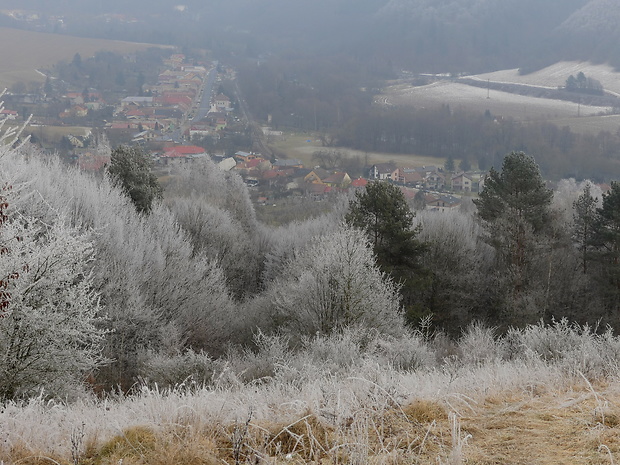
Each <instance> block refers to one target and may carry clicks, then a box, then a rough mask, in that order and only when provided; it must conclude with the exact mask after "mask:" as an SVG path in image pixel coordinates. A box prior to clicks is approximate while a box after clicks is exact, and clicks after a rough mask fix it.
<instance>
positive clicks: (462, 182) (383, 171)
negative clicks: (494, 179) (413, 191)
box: [369, 163, 484, 192]
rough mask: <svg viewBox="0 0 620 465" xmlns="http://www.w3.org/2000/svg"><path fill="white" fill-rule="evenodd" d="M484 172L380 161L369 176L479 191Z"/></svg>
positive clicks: (423, 186) (421, 185)
mask: <svg viewBox="0 0 620 465" xmlns="http://www.w3.org/2000/svg"><path fill="white" fill-rule="evenodd" d="M483 176H484V174H483V173H481V172H463V171H460V172H457V173H447V172H445V171H444V170H443V169H441V168H439V167H437V166H414V167H410V168H402V167H398V166H396V164H394V163H380V164H377V165H373V166H372V167H371V168H370V172H369V178H370V179H377V180H388V181H392V182H394V183H397V184H402V185H404V186H408V187H416V188H418V189H427V190H444V189H450V190H452V191H457V192H479V191H480V189H481V187H482V182H483Z"/></svg>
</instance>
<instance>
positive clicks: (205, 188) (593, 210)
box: [0, 145, 620, 399]
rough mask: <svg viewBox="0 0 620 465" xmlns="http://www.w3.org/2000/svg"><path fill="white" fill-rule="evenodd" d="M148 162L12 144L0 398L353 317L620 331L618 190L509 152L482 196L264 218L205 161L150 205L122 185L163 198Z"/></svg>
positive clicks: (58, 392)
mask: <svg viewBox="0 0 620 465" xmlns="http://www.w3.org/2000/svg"><path fill="white" fill-rule="evenodd" d="M101 150H104V148H102V149H101ZM129 152H132V150H129V149H128V148H123V147H121V148H118V149H115V159H116V158H117V157H119V156H121V157H122V158H124V157H128V156H129V155H132V154H131V153H129ZM133 155H135V154H133ZM133 155H132V156H133ZM117 166H118V167H122V170H121V171H120V172H115V169H116V167H117ZM145 166H146V165H145V164H143V163H130V164H127V165H125V164H122V163H121V164H118V165H117V162H116V161H115V162H114V163H112V164H111V165H110V166H109V168H108V171H107V172H106V174H105V176H103V177H95V176H91V175H89V174H86V173H83V172H80V171H77V170H76V169H74V168H72V167H67V166H65V165H63V164H62V163H61V162H59V161H58V160H57V159H55V158H54V157H50V156H48V155H45V154H43V153H41V152H39V151H38V150H37V149H36V148H34V146H29V145H26V146H23V147H21V148H11V147H10V146H8V145H7V146H4V147H3V148H2V153H1V154H0V176H1V179H0V182H2V185H4V186H6V189H5V190H4V191H2V199H3V201H2V202H0V203H1V205H2V207H1V210H0V211H1V212H2V221H1V222H0V240H1V241H2V242H1V244H0V246H1V247H0V271H1V276H0V311H1V312H2V318H0V348H1V349H2V351H1V353H2V356H1V358H0V370H2V377H0V378H1V380H2V382H0V395H1V396H2V397H3V398H4V399H8V398H16V397H24V396H29V395H31V394H33V393H34V392H36V391H37V390H40V389H43V390H44V392H45V393H46V395H49V396H66V395H69V393H71V394H72V395H74V394H75V393H76V392H79V390H78V389H77V388H76V386H80V385H83V383H84V381H85V380H86V379H87V378H88V379H89V380H90V383H91V384H94V385H95V386H96V387H97V389H104V390H105V389H110V390H112V389H118V388H120V389H122V390H129V389H131V387H132V386H133V385H134V383H136V382H137V381H138V380H142V381H143V382H148V380H149V378H150V376H155V375H156V376H157V379H158V380H159V382H161V380H167V381H166V382H170V383H175V382H181V381H183V380H182V379H178V377H179V376H181V373H182V374H183V376H184V377H187V376H194V374H195V376H196V377H198V378H200V379H202V380H203V381H204V380H205V379H206V378H205V376H206V374H205V373H206V372H205V370H207V368H206V366H207V365H204V363H206V361H208V360H211V361H212V360H213V359H215V358H223V359H224V360H225V358H226V357H227V353H230V351H231V350H244V351H247V353H251V351H252V350H254V349H255V348H256V347H257V346H256V344H257V341H259V340H262V339H260V338H261V337H262V338H264V337H267V338H268V337H271V336H275V335H280V336H284V337H285V339H283V340H286V341H288V342H287V343H288V344H290V347H291V349H293V350H294V348H295V347H301V346H303V345H304V344H307V343H308V341H311V340H312V339H313V338H317V337H328V336H329V335H333V334H339V333H341V332H343V331H348V330H349V329H355V328H357V329H359V330H361V331H366V332H367V331H372V332H374V333H375V334H377V335H378V337H396V338H398V337H401V336H402V335H405V334H407V332H409V331H411V330H412V328H415V327H416V325H417V324H418V323H419V322H420V319H421V318H429V317H430V318H431V321H432V324H433V328H434V330H435V331H443V332H445V333H446V334H454V335H456V334H459V333H460V332H461V330H462V328H463V327H464V326H465V325H467V324H468V323H470V322H472V321H482V322H484V323H486V324H489V325H493V326H496V327H497V328H498V331H500V332H503V331H507V330H508V329H509V327H522V326H524V325H527V324H529V323H536V322H538V321H540V320H541V319H542V320H543V321H545V322H552V321H553V320H554V319H555V320H559V319H561V318H568V319H569V320H571V321H576V322H578V323H581V324H583V323H588V322H589V323H591V324H599V325H602V326H604V325H607V324H610V325H612V326H615V327H620V326H619V324H620V321H619V320H620V319H619V318H618V315H619V313H618V306H619V305H620V293H619V292H618V281H619V279H620V278H619V276H620V270H619V268H618V255H619V252H618V251H619V250H620V239H619V238H618V237H619V235H618V230H619V229H620V227H619V226H618V224H620V220H618V218H620V201H619V200H618V199H620V184H617V183H613V184H612V186H611V190H610V191H609V192H607V193H605V194H603V195H601V192H600V189H599V188H598V187H596V186H595V185H593V184H591V183H577V182H575V181H574V180H564V181H562V182H560V183H559V184H558V186H557V187H556V189H555V190H554V191H553V192H552V191H551V190H549V189H548V188H547V187H546V185H545V183H544V181H543V179H542V176H541V174H540V170H539V167H538V165H537V164H536V162H535V161H534V159H533V158H532V157H531V156H529V155H526V154H524V153H522V152H511V153H509V154H508V155H506V157H505V158H504V160H503V163H502V165H501V169H497V170H496V169H492V170H491V171H490V173H489V176H488V177H487V180H486V185H485V188H484V190H483V192H482V194H481V195H480V198H479V200H477V201H476V205H475V207H477V208H472V207H471V206H470V208H463V209H462V210H458V211H452V212H445V213H441V214H439V213H436V212H431V211H426V210H418V211H417V212H416V214H415V215H414V213H413V212H412V211H411V210H410V209H409V207H408V206H407V203H406V202H405V201H404V198H403V195H402V192H401V191H400V189H399V188H397V187H395V186H393V185H391V184H388V183H383V182H376V183H371V184H370V185H369V186H368V187H367V188H366V190H365V191H360V192H358V193H356V194H355V195H351V196H346V195H345V196H342V197H340V198H338V199H337V200H336V201H335V202H334V203H333V204H332V206H331V209H330V210H329V211H328V212H326V213H321V214H317V215H316V216H313V217H310V218H308V219H306V220H303V221H295V222H291V223H288V224H284V225H282V226H269V225H265V224H262V223H261V222H260V221H258V220H257V217H256V213H255V211H254V207H253V205H252V202H251V200H250V196H249V193H248V190H247V187H246V186H245V184H244V183H243V181H242V180H241V178H240V177H239V176H238V175H236V174H235V173H227V172H222V171H220V170H219V169H218V167H217V165H216V164H214V163H213V162H211V161H209V160H204V161H201V162H198V164H194V165H192V166H191V167H179V168H178V169H176V170H172V171H171V173H170V177H169V179H168V180H167V183H166V185H165V189H164V191H163V198H162V199H160V198H159V197H158V196H151V197H149V200H150V203H149V204H148V208H146V206H145V207H144V208H137V207H138V205H137V204H136V203H135V202H136V200H135V198H134V197H133V196H132V194H131V192H132V191H131V188H128V187H127V186H125V185H124V184H123V183H121V182H119V180H121V179H126V180H129V181H130V182H134V181H135V180H138V181H139V182H137V183H136V185H137V186H142V188H145V189H146V190H147V191H148V192H158V191H159V185H158V182H157V180H155V179H153V178H151V177H150V176H148V175H147V170H146V168H145ZM148 174H150V173H148ZM143 180H148V182H147V183H146V184H144V183H143V182H142V181H143ZM9 186H11V187H10V188H9ZM145 186H146V187H145ZM138 198H142V197H138ZM602 326H601V327H602ZM257 335H262V336H260V337H259V338H258V339H257ZM201 360H202V361H203V362H204V363H203V362H201ZM209 363H211V362H209ZM201 364H202V365H201ZM201 367H202V368H201Z"/></svg>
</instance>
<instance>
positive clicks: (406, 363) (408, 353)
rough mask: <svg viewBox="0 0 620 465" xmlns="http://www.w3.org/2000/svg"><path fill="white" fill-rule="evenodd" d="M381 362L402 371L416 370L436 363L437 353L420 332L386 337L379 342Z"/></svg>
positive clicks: (378, 356) (378, 350)
mask: <svg viewBox="0 0 620 465" xmlns="http://www.w3.org/2000/svg"><path fill="white" fill-rule="evenodd" d="M377 359H378V361H379V363H381V364H386V365H389V366H392V367H394V369H396V370H400V371H415V370H419V369H423V368H430V367H432V366H434V365H435V353H434V352H433V350H432V349H431V348H430V347H429V344H428V343H427V342H426V341H425V340H424V339H423V338H422V337H421V336H420V335H418V334H404V335H402V336H398V337H385V338H382V339H380V340H379V341H378V342H377Z"/></svg>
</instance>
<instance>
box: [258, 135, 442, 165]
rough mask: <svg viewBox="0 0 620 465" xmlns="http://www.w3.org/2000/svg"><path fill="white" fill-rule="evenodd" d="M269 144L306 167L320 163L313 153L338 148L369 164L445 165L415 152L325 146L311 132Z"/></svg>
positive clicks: (289, 136) (348, 155)
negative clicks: (400, 152)
mask: <svg viewBox="0 0 620 465" xmlns="http://www.w3.org/2000/svg"><path fill="white" fill-rule="evenodd" d="M308 141H310V142H308ZM269 146H270V147H271V148H274V149H276V150H278V151H281V152H283V153H286V155H287V156H288V158H295V159H298V160H300V161H301V162H302V163H303V164H304V166H306V167H313V166H315V165H317V164H318V163H319V162H318V161H317V160H313V158H312V155H313V154H314V152H318V151H320V150H338V151H340V152H342V153H343V155H344V156H345V157H347V158H354V157H359V158H360V159H361V160H362V162H365V164H367V165H372V164H374V163H386V162H394V163H396V164H397V165H398V166H424V165H439V166H443V164H444V163H445V159H444V158H434V157H426V156H422V155H417V154H413V153H411V154H409V153H407V154H397V153H381V152H364V151H361V150H353V149H349V148H346V147H323V146H322V145H321V141H320V140H319V138H318V136H317V135H316V134H311V133H302V134H300V133H293V132H291V133H285V134H284V135H283V136H282V137H276V138H274V139H273V140H271V141H270V142H269Z"/></svg>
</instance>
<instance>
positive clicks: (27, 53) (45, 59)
mask: <svg viewBox="0 0 620 465" xmlns="http://www.w3.org/2000/svg"><path fill="white" fill-rule="evenodd" d="M0 42H1V43H3V44H5V46H4V47H2V48H1V49H0V88H5V87H10V86H11V85H13V84H14V83H16V82H19V81H22V82H31V81H36V82H43V81H44V80H45V76H44V75H43V74H41V73H40V72H37V69H40V68H45V67H49V66H52V65H54V64H56V63H58V62H59V61H62V60H66V61H70V60H71V59H72V58H73V56H74V55H75V54H76V53H79V54H80V55H81V56H82V58H86V57H89V56H92V55H94V54H95V52H98V51H103V50H105V51H112V52H119V53H133V52H136V51H139V50H145V49H147V48H149V47H153V46H154V45H150V44H140V43H131V42H122V41H116V40H105V39H85V38H80V37H71V36H66V35H60V34H46V33H40V32H31V31H22V30H18V29H10V28H4V27H0Z"/></svg>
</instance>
